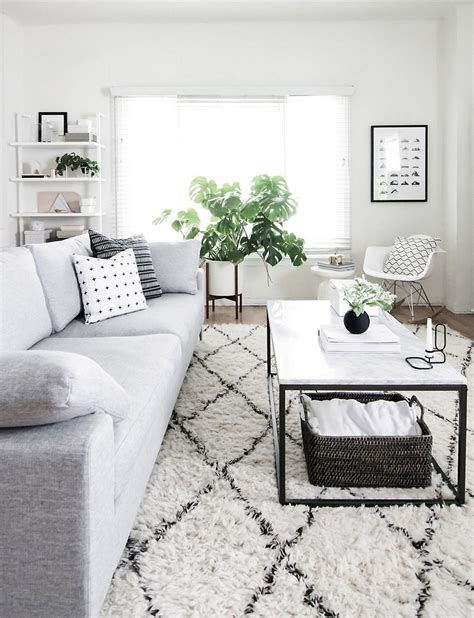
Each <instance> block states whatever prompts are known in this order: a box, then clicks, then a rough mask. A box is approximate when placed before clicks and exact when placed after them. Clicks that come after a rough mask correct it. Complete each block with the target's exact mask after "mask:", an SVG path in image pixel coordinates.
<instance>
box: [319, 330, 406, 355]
mask: <svg viewBox="0 0 474 618" xmlns="http://www.w3.org/2000/svg"><path fill="white" fill-rule="evenodd" d="M319 339H320V342H321V346H322V347H323V349H324V350H325V351H326V352H392V353H396V352H400V338H399V337H398V335H396V334H395V333H394V332H392V331H391V330H390V329H389V328H387V327H386V326H385V325H384V324H372V325H371V326H370V327H369V329H368V330H367V331H366V332H365V333H362V334H360V335H353V334H352V333H349V332H348V331H347V330H346V328H345V327H344V325H343V324H334V325H333V324H328V325H323V326H321V330H320V333H319Z"/></svg>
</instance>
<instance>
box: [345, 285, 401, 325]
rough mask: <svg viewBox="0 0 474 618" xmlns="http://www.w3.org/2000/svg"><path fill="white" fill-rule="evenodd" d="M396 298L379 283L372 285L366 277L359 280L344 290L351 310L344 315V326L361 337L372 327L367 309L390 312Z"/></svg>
mask: <svg viewBox="0 0 474 618" xmlns="http://www.w3.org/2000/svg"><path fill="white" fill-rule="evenodd" d="M395 299H396V296H395V295H394V294H391V293H390V292H387V290H384V289H383V288H382V287H381V286H380V285H379V284H378V283H371V282H370V281H367V279H365V278H364V277H361V278H357V279H356V280H355V283H354V285H352V286H350V287H348V288H346V290H344V300H345V301H346V302H347V303H348V305H349V307H350V309H349V311H347V312H346V313H345V315H344V326H345V327H346V329H347V330H348V331H349V332H350V333H352V334H354V335H360V334H362V333H365V331H366V330H367V329H368V328H369V326H370V318H369V316H368V315H367V313H366V311H365V308H366V307H379V308H380V309H382V310H383V311H390V310H391V309H392V307H393V303H394V302H395Z"/></svg>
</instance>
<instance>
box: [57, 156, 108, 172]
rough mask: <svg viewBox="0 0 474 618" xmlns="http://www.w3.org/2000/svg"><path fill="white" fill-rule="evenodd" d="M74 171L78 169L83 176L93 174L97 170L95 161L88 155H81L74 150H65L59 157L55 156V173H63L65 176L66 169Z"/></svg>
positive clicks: (97, 166)
mask: <svg viewBox="0 0 474 618" xmlns="http://www.w3.org/2000/svg"><path fill="white" fill-rule="evenodd" d="M68 169H69V170H71V171H72V172H75V171H76V170H78V169H80V170H81V172H82V173H83V174H84V176H91V177H92V176H95V175H96V174H97V173H98V172H99V165H98V163H97V161H93V160H92V159H89V158H88V157H81V155H78V154H76V153H75V152H67V153H66V154H63V155H62V156H61V157H56V173H57V174H58V176H62V175H63V174H64V173H65V174H66V176H67V170H68Z"/></svg>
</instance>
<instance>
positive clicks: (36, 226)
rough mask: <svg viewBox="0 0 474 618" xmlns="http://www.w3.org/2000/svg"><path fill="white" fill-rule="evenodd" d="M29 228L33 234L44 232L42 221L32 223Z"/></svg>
mask: <svg viewBox="0 0 474 618" xmlns="http://www.w3.org/2000/svg"><path fill="white" fill-rule="evenodd" d="M30 227H31V229H32V231H33V232H42V231H43V230H44V221H32V222H31V223H30Z"/></svg>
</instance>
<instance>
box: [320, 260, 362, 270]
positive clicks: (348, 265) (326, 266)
mask: <svg viewBox="0 0 474 618" xmlns="http://www.w3.org/2000/svg"><path fill="white" fill-rule="evenodd" d="M316 264H317V266H318V268H320V269H321V270H329V271H337V272H341V271H344V270H354V268H355V264H354V261H353V260H352V259H349V260H347V261H344V262H343V263H342V264H330V263H329V262H321V261H320V262H316Z"/></svg>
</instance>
